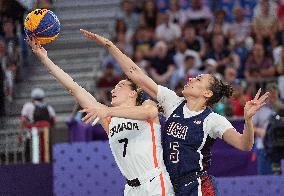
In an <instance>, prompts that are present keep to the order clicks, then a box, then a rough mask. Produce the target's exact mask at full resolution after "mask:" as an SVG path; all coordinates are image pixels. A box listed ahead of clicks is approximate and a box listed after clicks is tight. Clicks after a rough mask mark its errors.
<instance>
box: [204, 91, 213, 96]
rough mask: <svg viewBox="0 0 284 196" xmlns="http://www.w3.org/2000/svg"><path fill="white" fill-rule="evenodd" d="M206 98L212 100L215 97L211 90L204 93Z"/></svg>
mask: <svg viewBox="0 0 284 196" xmlns="http://www.w3.org/2000/svg"><path fill="white" fill-rule="evenodd" d="M203 95H204V97H206V98H210V97H212V96H213V92H212V91H211V90H206V91H205V92H204V93H203Z"/></svg>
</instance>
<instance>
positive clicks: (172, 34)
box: [156, 13, 181, 44]
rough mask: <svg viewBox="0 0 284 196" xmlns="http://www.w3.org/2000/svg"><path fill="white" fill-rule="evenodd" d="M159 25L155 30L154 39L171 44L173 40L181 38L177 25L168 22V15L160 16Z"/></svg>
mask: <svg viewBox="0 0 284 196" xmlns="http://www.w3.org/2000/svg"><path fill="white" fill-rule="evenodd" d="M159 16H160V17H161V22H162V23H161V24H159V25H158V26H157V28H156V38H157V39H158V40H162V41H165V42H167V43H168V44H172V43H173V42H174V40H175V39H177V38H179V37H180V36H181V29H180V27H179V25H177V24H175V23H172V22H171V21H170V18H169V15H168V14H162V13H161V14H160V15H159Z"/></svg>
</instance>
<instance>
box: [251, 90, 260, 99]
mask: <svg viewBox="0 0 284 196" xmlns="http://www.w3.org/2000/svg"><path fill="white" fill-rule="evenodd" d="M260 93H261V88H260V89H258V91H257V93H256V95H255V97H254V99H253V100H255V101H256V100H257V99H258V97H259V95H260Z"/></svg>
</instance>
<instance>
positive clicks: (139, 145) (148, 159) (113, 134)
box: [108, 117, 166, 180]
mask: <svg viewBox="0 0 284 196" xmlns="http://www.w3.org/2000/svg"><path fill="white" fill-rule="evenodd" d="M160 129H161V126H160V125H158V124H156V123H153V122H151V121H142V120H131V119H125V118H118V117H112V118H111V122H110V124H109V130H110V131H109V135H108V137H109V144H110V148H111V151H112V153H113V155H114V158H115V160H116V163H117V165H118V167H119V169H120V171H121V173H122V174H123V175H124V177H125V178H127V179H129V180H132V179H135V178H137V177H139V176H142V175H144V174H145V173H147V172H148V171H150V170H153V169H154V168H156V167H159V168H160V169H162V170H164V171H165V170H166V169H165V166H164V162H163V149H162V145H161V132H160Z"/></svg>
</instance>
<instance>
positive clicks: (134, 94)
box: [129, 90, 137, 98]
mask: <svg viewBox="0 0 284 196" xmlns="http://www.w3.org/2000/svg"><path fill="white" fill-rule="evenodd" d="M136 94H137V92H136V91H134V90H133V91H131V92H130V93H129V96H130V97H131V98H134V97H135V96H136Z"/></svg>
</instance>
